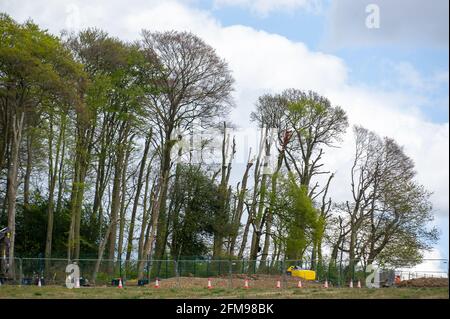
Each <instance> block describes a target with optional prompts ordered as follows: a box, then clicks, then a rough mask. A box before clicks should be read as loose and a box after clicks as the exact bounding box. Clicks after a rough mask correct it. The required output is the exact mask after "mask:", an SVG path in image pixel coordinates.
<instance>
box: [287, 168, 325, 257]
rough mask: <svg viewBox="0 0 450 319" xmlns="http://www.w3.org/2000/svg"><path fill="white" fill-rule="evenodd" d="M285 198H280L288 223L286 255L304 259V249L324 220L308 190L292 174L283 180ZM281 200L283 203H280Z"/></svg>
mask: <svg viewBox="0 0 450 319" xmlns="http://www.w3.org/2000/svg"><path fill="white" fill-rule="evenodd" d="M282 189H284V194H283V198H279V205H280V204H281V206H280V209H281V210H282V214H283V215H284V219H285V220H286V221H287V223H288V235H287V245H286V256H287V258H288V259H294V260H298V259H302V257H303V253H304V250H305V249H306V247H307V246H308V244H309V243H310V241H311V240H314V238H315V237H316V236H317V235H318V233H317V231H316V230H317V229H320V226H321V224H322V223H323V220H320V219H319V218H318V214H317V210H316V209H315V208H314V206H313V203H312V201H311V199H310V198H309V196H308V191H307V189H306V187H305V186H304V185H298V184H297V183H296V181H295V179H294V178H293V177H292V175H290V176H289V178H288V179H287V180H283V181H282ZM280 200H281V203H280Z"/></svg>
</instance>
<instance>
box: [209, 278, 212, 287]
mask: <svg viewBox="0 0 450 319" xmlns="http://www.w3.org/2000/svg"><path fill="white" fill-rule="evenodd" d="M211 288H212V284H211V279H210V278H208V289H211Z"/></svg>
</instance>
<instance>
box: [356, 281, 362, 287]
mask: <svg viewBox="0 0 450 319" xmlns="http://www.w3.org/2000/svg"><path fill="white" fill-rule="evenodd" d="M357 287H358V288H361V281H360V280H358V286H357Z"/></svg>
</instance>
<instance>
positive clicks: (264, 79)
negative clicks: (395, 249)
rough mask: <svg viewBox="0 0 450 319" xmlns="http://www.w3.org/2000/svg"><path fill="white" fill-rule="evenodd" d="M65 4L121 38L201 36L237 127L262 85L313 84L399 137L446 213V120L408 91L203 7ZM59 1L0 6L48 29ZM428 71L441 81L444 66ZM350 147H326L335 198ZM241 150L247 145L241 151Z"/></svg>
mask: <svg viewBox="0 0 450 319" xmlns="http://www.w3.org/2000/svg"><path fill="white" fill-rule="evenodd" d="M18 2H19V3H20V6H19V5H18V4H17V3H18ZM73 4H74V5H75V6H77V7H78V8H79V11H80V27H81V28H83V27H87V26H97V27H100V28H102V29H105V30H107V31H109V32H111V34H113V35H117V36H120V37H122V38H125V39H128V40H135V39H138V38H139V33H140V31H141V29H150V30H170V29H176V30H190V31H192V32H194V33H196V34H198V35H199V36H201V37H202V38H203V39H204V40H205V41H206V42H207V43H209V44H211V45H212V46H213V47H214V48H216V50H217V52H218V54H219V55H220V56H221V57H223V58H225V59H226V60H227V61H228V62H229V65H230V68H231V69H232V71H233V75H234V77H235V79H236V91H235V99H236V105H237V108H236V109H235V110H234V112H233V114H232V120H233V121H234V122H235V123H237V124H238V125H240V126H241V127H247V126H249V125H250V124H249V114H250V112H251V111H252V110H253V106H254V103H255V101H256V99H257V97H258V96H259V95H260V94H262V93H265V92H279V91H281V90H283V89H285V88H289V87H295V88H300V89H305V90H308V89H312V90H316V91H318V92H319V93H321V94H323V95H325V96H327V97H329V98H330V100H331V101H332V103H334V104H338V105H341V106H342V107H343V108H344V109H345V110H346V111H347V113H348V115H349V119H350V121H351V123H352V124H361V125H364V126H366V127H367V128H369V129H371V130H374V131H376V132H377V133H379V134H380V135H383V136H390V137H393V138H395V139H396V140H397V141H398V142H399V143H400V144H403V145H405V150H406V152H407V154H409V155H410V156H411V157H412V158H413V159H414V161H415V163H416V166H417V171H418V179H419V180H420V181H421V182H422V183H423V184H424V185H425V186H426V187H427V188H428V189H429V190H431V191H433V192H434V195H433V203H434V206H435V208H436V210H437V213H438V214H439V215H441V216H448V211H449V204H448V193H449V187H448V180H449V170H448V167H449V147H448V141H449V125H448V123H444V124H436V123H431V122H429V121H427V120H425V118H424V116H423V115H422V114H421V113H420V111H419V107H418V104H417V103H418V102H417V101H416V100H415V99H414V97H411V96H409V95H407V94H404V93H402V92H400V91H399V92H396V91H395V90H392V89H391V90H390V91H389V92H387V91H383V90H381V89H374V88H371V87H362V86H353V85H350V84H349V81H348V69H347V66H346V65H345V63H344V61H342V60H341V59H339V58H338V57H336V56H333V55H328V54H324V53H321V52H315V51H311V50H310V49H308V48H307V47H306V46H305V45H304V44H303V43H300V42H293V41H290V40H289V39H287V38H285V37H282V36H279V35H276V34H271V33H268V32H264V31H259V30H255V29H253V28H250V27H246V26H242V25H233V26H229V27H223V26H222V25H221V24H220V22H218V21H217V20H215V19H214V18H213V17H212V16H211V14H210V13H209V12H207V11H203V10H198V9H193V8H189V7H188V6H186V5H183V4H182V3H178V2H174V1H158V0H154V1H150V2H149V1H144V0H138V1H135V2H133V6H131V5H129V4H127V3H124V2H123V1H118V0H114V1H103V2H102V1H99V2H95V3H91V1H87V0H80V1H73ZM19 8H20V9H19ZM66 9H67V6H66V5H65V4H62V3H61V2H60V1H56V0H52V1H43V0H21V1H17V0H15V1H11V0H9V1H8V0H7V1H3V2H2V3H1V4H0V11H6V12H7V13H9V14H11V15H12V16H13V17H14V18H16V19H18V20H21V21H23V20H24V19H26V18H28V17H33V19H35V21H36V22H37V23H39V24H40V25H42V26H43V27H45V28H49V29H50V31H52V32H54V33H58V31H59V30H61V29H62V28H65V27H67V26H66V18H67V13H66ZM398 69H399V71H400V72H403V74H405V78H406V77H407V78H408V81H409V82H410V83H409V85H413V86H418V87H421V86H423V85H424V84H423V83H424V82H423V79H421V78H420V77H419V76H417V74H415V72H414V69H411V68H410V67H409V66H408V65H407V64H404V65H399V66H398ZM436 77H437V79H439V80H443V81H447V82H448V71H447V73H446V74H445V73H439V74H437V75H436ZM352 150H353V137H352V133H351V130H349V132H348V134H347V135H346V137H345V140H344V143H343V145H342V148H340V149H337V150H328V151H327V166H328V168H329V169H332V170H336V171H337V175H336V179H335V181H334V183H333V186H332V194H331V195H332V196H333V197H334V198H335V199H338V200H343V199H345V198H348V196H349V193H348V191H349V186H350V183H349V179H348V175H349V165H350V164H349V163H350V161H351V155H350V154H352ZM246 157H247V153H245V154H244V155H242V156H241V158H244V159H245V158H246ZM235 167H237V165H235ZM236 174H237V175H239V174H240V173H239V172H236ZM447 231H448V230H447Z"/></svg>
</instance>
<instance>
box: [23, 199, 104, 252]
mask: <svg viewBox="0 0 450 319" xmlns="http://www.w3.org/2000/svg"><path fill="white" fill-rule="evenodd" d="M47 210H48V201H47V199H46V198H44V197H43V196H42V195H41V193H40V192H39V191H36V192H34V193H33V196H32V197H31V199H30V204H29V205H28V207H25V206H23V205H19V206H18V211H17V217H16V255H17V256H20V257H33V258H37V257H39V256H42V255H43V254H44V250H45V238H46V234H47ZM54 214H55V216H54V225H53V240H52V242H53V243H52V257H65V256H66V253H67V231H68V229H69V226H70V210H69V205H68V203H64V205H63V208H62V210H61V211H55V212H54ZM99 230H100V226H99V224H98V222H97V221H96V220H95V219H94V220H93V221H92V218H91V215H90V210H89V209H84V210H83V211H82V221H81V234H80V235H81V243H82V244H81V247H82V251H83V256H82V257H85V258H91V257H97V250H98V242H99V240H100V234H99Z"/></svg>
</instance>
